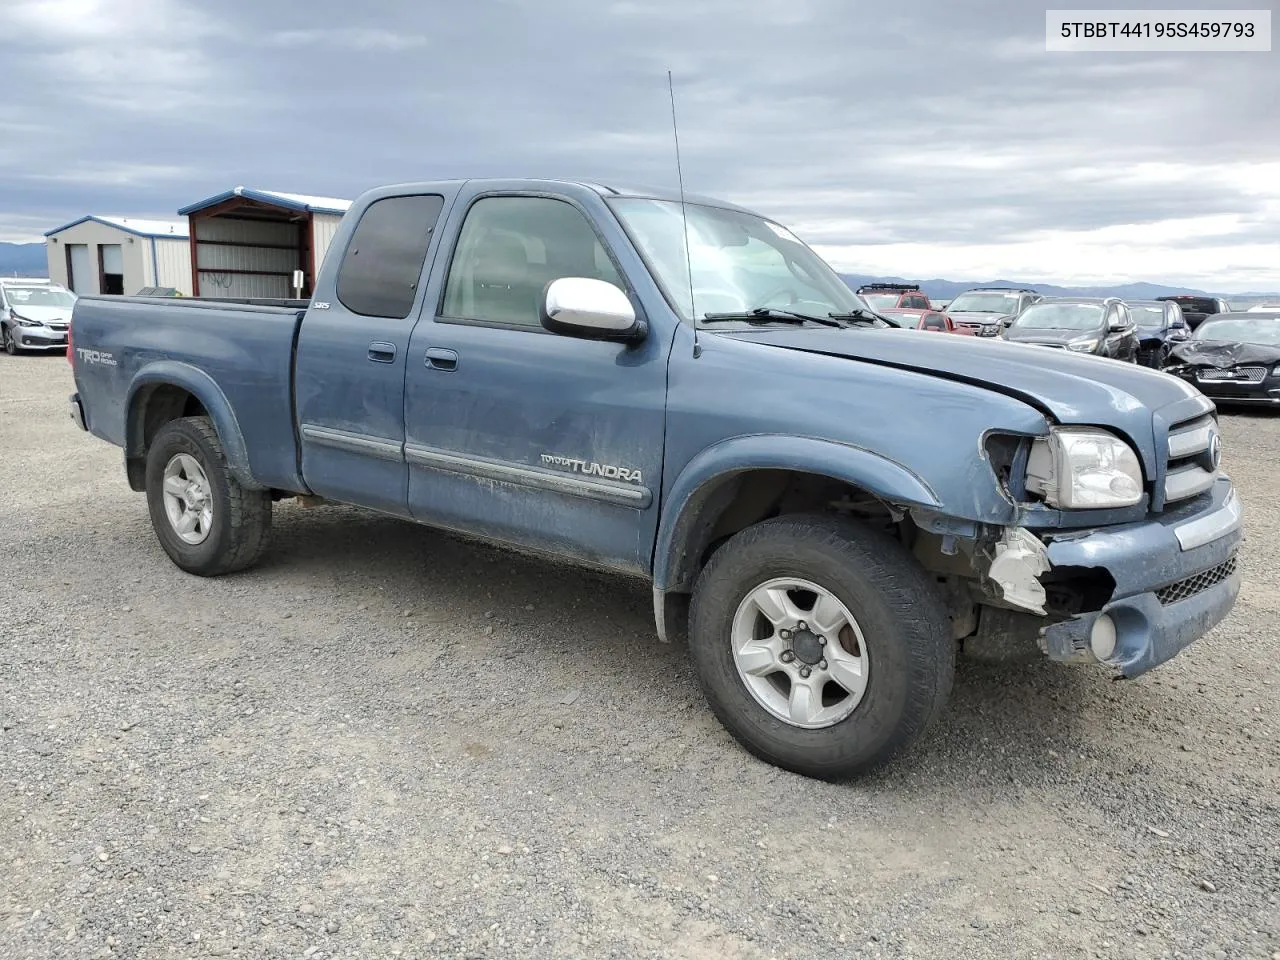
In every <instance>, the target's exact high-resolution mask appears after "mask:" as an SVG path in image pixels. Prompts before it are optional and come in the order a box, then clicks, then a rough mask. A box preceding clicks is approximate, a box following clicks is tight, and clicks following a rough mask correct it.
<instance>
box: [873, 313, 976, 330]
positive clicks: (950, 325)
mask: <svg viewBox="0 0 1280 960" xmlns="http://www.w3.org/2000/svg"><path fill="white" fill-rule="evenodd" d="M876 313H878V314H880V315H881V316H884V317H886V318H887V319H889V320H892V321H893V322H894V323H896V324H898V325H899V326H900V327H903V328H905V329H907V330H923V331H926V332H928V333H955V332H956V325H955V323H954V322H953V321H952V319H951V318H950V317H949V316H947V315H946V314H945V313H943V312H942V311H941V310H905V309H899V308H895V309H892V310H877V311H876Z"/></svg>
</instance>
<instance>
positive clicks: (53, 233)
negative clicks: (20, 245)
mask: <svg viewBox="0 0 1280 960" xmlns="http://www.w3.org/2000/svg"><path fill="white" fill-rule="evenodd" d="M44 236H45V250H46V252H47V253H48V256H49V279H50V280H53V281H54V282H56V283H61V284H63V285H64V286H66V287H67V288H68V289H71V290H74V291H75V292H76V293H79V294H104V293H105V294H127V295H130V296H132V295H134V294H136V293H137V292H138V291H139V290H142V289H143V288H145V287H173V288H174V289H176V290H179V291H181V292H182V293H183V294H190V293H191V252H190V244H189V243H188V241H187V224H186V222H185V221H182V220H139V219H137V218H135V217H98V216H93V215H90V216H87V217H81V218H80V219H79V220H73V221H72V222H71V223H68V224H65V225H63V226H61V227H58V228H57V229H55V230H50V231H49V232H48V233H46V234H45V235H44Z"/></svg>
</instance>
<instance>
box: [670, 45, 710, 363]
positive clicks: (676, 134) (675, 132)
mask: <svg viewBox="0 0 1280 960" xmlns="http://www.w3.org/2000/svg"><path fill="white" fill-rule="evenodd" d="M667 92H668V93H669V94H671V136H672V138H673V139H674V140H675V142H676V178H677V179H678V181H679V183H680V223H681V228H682V229H683V230H684V264H685V269H686V270H688V271H689V310H690V311H691V312H692V313H693V357H694V359H695V360H696V359H697V358H698V357H700V356H702V345H701V344H700V343H698V310H697V305H696V304H695V303H694V302H693V254H692V253H690V252H689V211H688V209H687V207H686V205H685V201H684V168H683V167H682V166H681V165H680V127H679V126H678V125H677V124H676V88H675V84H674V83H673V82H672V80H671V71H670V70H668V71H667Z"/></svg>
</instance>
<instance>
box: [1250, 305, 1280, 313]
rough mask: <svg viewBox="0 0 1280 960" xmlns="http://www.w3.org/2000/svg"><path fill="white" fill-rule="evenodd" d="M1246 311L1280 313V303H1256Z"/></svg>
mask: <svg viewBox="0 0 1280 960" xmlns="http://www.w3.org/2000/svg"><path fill="white" fill-rule="evenodd" d="M1246 313H1280V303H1255V304H1254V305H1253V306H1251V307H1250V308H1249V309H1248V310H1247V311H1246Z"/></svg>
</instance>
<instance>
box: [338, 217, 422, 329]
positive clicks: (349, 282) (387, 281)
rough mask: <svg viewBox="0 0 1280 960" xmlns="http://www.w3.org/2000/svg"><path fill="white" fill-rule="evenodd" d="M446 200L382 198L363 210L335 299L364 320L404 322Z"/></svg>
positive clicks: (353, 234) (343, 259)
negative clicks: (367, 318) (373, 318)
mask: <svg viewBox="0 0 1280 960" xmlns="http://www.w3.org/2000/svg"><path fill="white" fill-rule="evenodd" d="M443 208H444V197H442V196H439V195H437V194H419V195H415V196H408V197H384V198H383V199H381V200H375V201H374V202H373V203H371V204H369V206H368V207H366V208H365V211H364V213H363V214H362V215H361V217H360V222H359V223H358V224H356V229H355V232H354V233H352V235H351V242H350V243H349V244H348V245H347V251H346V253H345V254H344V255H343V258H342V265H341V266H340V267H339V268H338V280H337V295H338V300H339V301H340V302H341V303H342V305H343V306H344V307H346V308H347V309H348V310H350V311H351V312H352V313H356V314H360V315H361V316H365V317H385V318H389V319H394V320H403V319H404V318H406V317H408V316H409V313H410V311H411V310H412V309H413V302H414V300H415V298H416V297H417V294H418V281H419V279H420V278H421V276H422V266H423V263H424V261H425V260H426V257H427V248H428V246H430V244H431V235H432V233H433V232H434V231H435V227H436V223H437V221H439V219H440V211H441V210H442V209H443Z"/></svg>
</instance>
